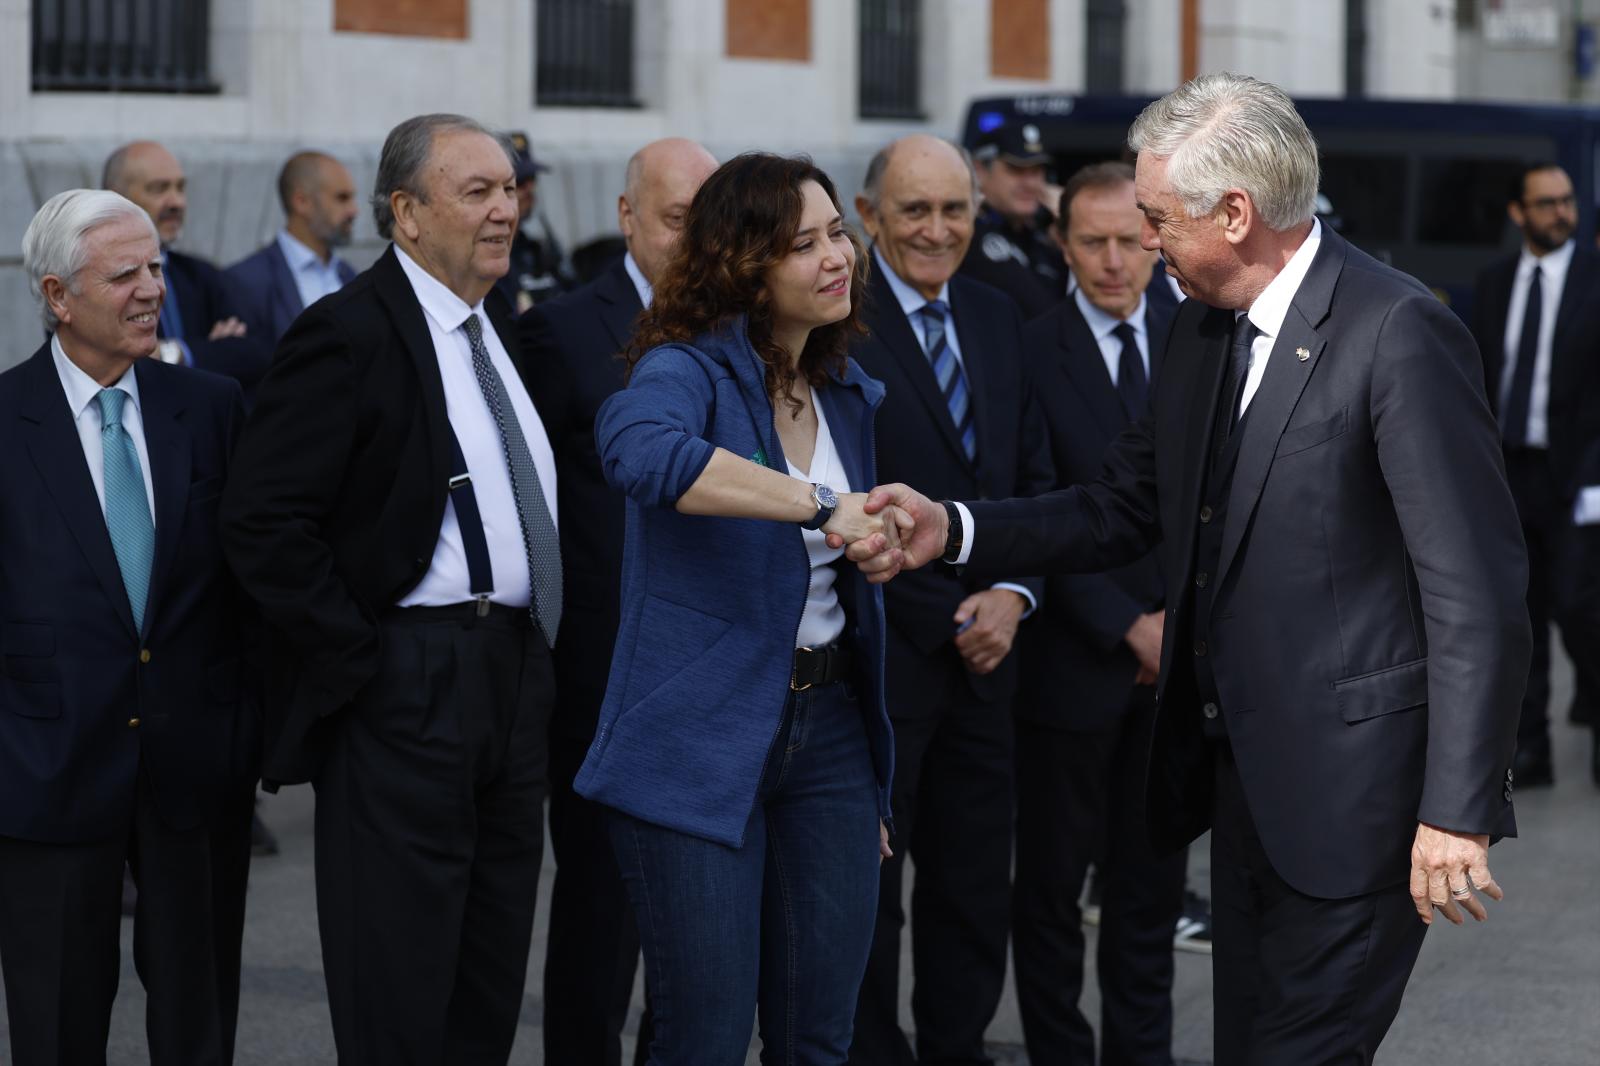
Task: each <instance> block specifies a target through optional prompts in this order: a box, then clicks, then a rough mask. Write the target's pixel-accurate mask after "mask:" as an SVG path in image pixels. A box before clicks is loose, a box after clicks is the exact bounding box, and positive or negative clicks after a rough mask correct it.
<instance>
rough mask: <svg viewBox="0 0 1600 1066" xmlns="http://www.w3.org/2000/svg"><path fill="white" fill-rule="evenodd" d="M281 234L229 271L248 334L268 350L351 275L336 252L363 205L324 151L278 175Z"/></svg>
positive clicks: (294, 161) (298, 159) (298, 158)
mask: <svg viewBox="0 0 1600 1066" xmlns="http://www.w3.org/2000/svg"><path fill="white" fill-rule="evenodd" d="M278 200H279V202H281V203H282V204H283V218H284V223H283V229H282V230H281V231H279V233H278V235H277V236H276V237H275V238H273V239H272V241H270V242H269V243H268V244H267V245H266V246H265V247H263V248H261V249H259V250H258V251H256V252H253V253H252V254H250V255H249V256H247V257H245V258H244V259H241V260H240V261H239V262H237V263H235V264H233V266H231V267H229V268H228V281H229V283H230V284H231V286H232V288H233V291H234V296H235V299H236V301H237V303H238V306H239V310H240V314H241V316H242V317H243V318H244V320H245V323H246V324H247V325H248V326H249V328H250V335H251V336H255V337H265V338H266V339H268V340H269V341H271V342H272V343H273V344H276V343H277V342H278V338H279V337H282V336H283V335H284V333H286V332H287V331H288V329H289V324H290V323H291V322H293V321H294V320H295V319H296V318H298V317H299V316H300V312H301V311H304V310H305V309H306V308H307V307H310V306H311V305H312V304H314V303H316V302H317V301H318V300H320V299H322V298H323V297H324V296H326V295H328V294H329V293H332V292H338V291H339V290H340V289H342V288H344V287H345V285H347V284H349V282H350V281H351V279H353V278H354V277H355V276H356V271H355V268H354V267H352V266H351V265H350V264H349V263H346V262H345V261H344V260H343V259H340V258H339V255H338V253H337V251H336V249H339V248H343V247H344V246H345V245H347V244H349V243H350V233H351V231H352V230H353V229H354V227H355V223H356V215H357V214H358V213H359V212H360V210H361V203H360V201H359V200H358V199H357V198H356V185H355V182H354V181H352V180H351V178H350V171H348V170H346V169H345V166H344V164H343V163H341V162H339V161H338V160H337V159H335V158H333V156H331V155H326V154H324V153H322V152H296V153H295V154H294V155H292V156H290V157H289V161H288V162H286V163H284V164H283V169H282V170H281V171H279V172H278Z"/></svg>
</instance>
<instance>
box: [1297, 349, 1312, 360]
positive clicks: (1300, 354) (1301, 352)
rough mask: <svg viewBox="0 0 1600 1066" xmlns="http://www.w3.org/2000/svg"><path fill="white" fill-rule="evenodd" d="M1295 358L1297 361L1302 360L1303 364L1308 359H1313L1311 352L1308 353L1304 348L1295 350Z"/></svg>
mask: <svg viewBox="0 0 1600 1066" xmlns="http://www.w3.org/2000/svg"><path fill="white" fill-rule="evenodd" d="M1294 357H1295V358H1296V359H1298V360H1300V361H1301V362H1302V363H1303V362H1305V361H1306V360H1307V359H1310V358H1311V353H1310V352H1308V351H1307V350H1306V349H1304V348H1296V349H1295V350H1294Z"/></svg>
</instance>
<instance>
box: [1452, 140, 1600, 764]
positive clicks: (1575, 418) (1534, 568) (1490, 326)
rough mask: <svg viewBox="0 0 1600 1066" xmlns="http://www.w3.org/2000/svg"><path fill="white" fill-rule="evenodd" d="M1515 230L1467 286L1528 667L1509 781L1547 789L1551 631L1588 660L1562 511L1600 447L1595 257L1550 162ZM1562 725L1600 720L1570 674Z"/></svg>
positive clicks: (1539, 167)
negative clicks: (1515, 560)
mask: <svg viewBox="0 0 1600 1066" xmlns="http://www.w3.org/2000/svg"><path fill="white" fill-rule="evenodd" d="M1506 211H1507V213H1508V214H1509V215H1510V216H1511V221H1512V222H1513V223H1514V224H1515V225H1516V227H1517V228H1518V229H1519V230H1521V232H1522V248H1521V249H1520V250H1519V251H1518V252H1517V254H1515V255H1512V256H1508V257H1506V258H1505V259H1503V260H1501V261H1500V262H1498V263H1495V264H1494V265H1493V266H1491V267H1490V268H1489V269H1488V270H1486V271H1485V272H1484V273H1483V275H1482V276H1481V277H1480V278H1479V279H1478V287H1477V292H1476V295H1475V297H1474V319H1473V330H1474V333H1475V334H1476V336H1477V340H1478V348H1479V350H1480V351H1481V352H1482V353H1483V363H1484V371H1485V377H1486V385H1487V389H1488V395H1489V403H1490V406H1491V407H1492V408H1493V409H1494V410H1495V411H1496V412H1497V413H1498V415H1499V421H1500V439H1501V442H1502V444H1503V445H1504V447H1505V456H1506V476H1507V478H1508V479H1509V480H1510V482H1511V495H1512V497H1513V498H1514V499H1515V500H1516V501H1517V512H1518V514H1519V515H1520V516H1521V519H1522V535H1523V537H1524V538H1525V539H1526V540H1527V543H1528V617H1529V620H1530V621H1531V623H1532V625H1533V665H1532V667H1531V670H1530V673H1529V676H1528V690H1527V694H1526V695H1525V696H1524V697H1523V700H1522V722H1521V725H1520V726H1519V728H1518V730H1517V761H1516V765H1515V767H1514V769H1515V771H1516V778H1517V783H1518V784H1520V785H1523V786H1524V787H1526V786H1529V785H1549V784H1551V783H1553V781H1554V776H1553V774H1552V772H1551V766H1550V720H1549V712H1548V706H1549V703H1550V622H1551V620H1552V619H1554V620H1555V621H1556V622H1557V624H1559V625H1560V626H1561V632H1562V636H1563V637H1564V638H1565V639H1566V643H1567V651H1568V653H1569V654H1570V655H1571V657H1572V658H1573V659H1574V661H1577V660H1581V659H1585V658H1588V657H1589V656H1592V655H1593V654H1594V648H1593V646H1592V645H1590V646H1586V645H1585V643H1584V642H1583V641H1581V640H1575V639H1574V634H1573V633H1572V632H1571V631H1570V630H1569V626H1568V623H1567V617H1568V615H1569V614H1571V613H1572V612H1574V611H1581V610H1582V608H1583V606H1584V605H1583V604H1582V603H1581V602H1577V601H1575V599H1574V598H1573V595H1572V593H1573V591H1574V588H1575V586H1574V582H1573V576H1574V574H1573V570H1574V567H1575V566H1576V565H1577V563H1576V560H1575V559H1573V558H1572V552H1573V550H1574V548H1575V545H1574V534H1573V530H1572V509H1573V504H1574V499H1575V493H1576V491H1577V488H1578V483H1577V467H1578V465H1579V461H1580V458H1581V457H1582V456H1583V454H1584V453H1585V451H1586V449H1588V448H1589V447H1590V446H1591V445H1592V444H1593V443H1594V442H1595V441H1597V440H1600V254H1596V252H1595V251H1594V250H1593V249H1591V248H1582V247H1579V246H1578V243H1577V241H1575V240H1574V239H1573V233H1574V231H1575V230H1576V229H1577V226H1578V204H1577V198H1576V196H1575V195H1574V193H1573V191H1572V180H1571V179H1570V178H1569V177H1568V176H1567V173H1566V171H1564V170H1562V169H1561V168H1560V167H1558V166H1556V165H1555V164H1554V163H1536V164H1533V165H1531V166H1528V167H1526V168H1524V169H1523V171H1522V173H1521V174H1520V175H1518V178H1517V180H1516V182H1515V184H1514V185H1513V187H1512V189H1511V197H1510V202H1509V203H1508V204H1507V206H1506ZM1576 680H1577V684H1576V687H1575V689H1574V692H1573V697H1572V717H1573V718H1574V720H1577V721H1588V722H1595V721H1597V720H1600V691H1597V690H1596V688H1595V679H1594V678H1593V677H1591V676H1589V674H1588V673H1587V672H1586V671H1580V672H1579V674H1578V676H1577V679H1576Z"/></svg>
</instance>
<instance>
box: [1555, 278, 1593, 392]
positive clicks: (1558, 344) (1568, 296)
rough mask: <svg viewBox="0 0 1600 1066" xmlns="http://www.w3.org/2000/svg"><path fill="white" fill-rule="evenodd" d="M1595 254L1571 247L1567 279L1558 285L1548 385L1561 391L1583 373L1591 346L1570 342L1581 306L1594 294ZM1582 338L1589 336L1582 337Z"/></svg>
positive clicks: (1581, 309)
mask: <svg viewBox="0 0 1600 1066" xmlns="http://www.w3.org/2000/svg"><path fill="white" fill-rule="evenodd" d="M1597 273H1600V271H1597V270H1596V267H1595V256H1594V255H1593V254H1592V253H1588V252H1585V251H1584V250H1583V249H1582V248H1574V249H1573V251H1572V262H1571V263H1569V264H1568V265H1567V278H1566V281H1565V283H1563V285H1562V286H1561V301H1560V303H1559V304H1558V305H1557V307H1556V328H1555V331H1554V333H1553V334H1552V335H1551V337H1550V387H1551V390H1552V392H1555V393H1561V392H1562V390H1564V389H1570V388H1571V387H1572V383H1573V381H1574V379H1575V378H1576V377H1578V376H1580V375H1581V374H1582V372H1583V369H1584V368H1583V365H1582V364H1583V361H1584V360H1585V359H1587V358H1589V352H1590V350H1591V349H1590V348H1589V347H1588V346H1586V345H1583V344H1578V345H1574V344H1571V343H1569V342H1570V341H1572V340H1573V337H1572V335H1571V334H1572V330H1573V328H1574V327H1575V326H1576V325H1578V321H1579V320H1580V319H1581V318H1582V317H1583V315H1582V311H1583V305H1584V301H1585V299H1587V298H1590V297H1592V295H1593V293H1594V288H1595V283H1596V274H1597ZM1584 339H1585V340H1587V339H1589V338H1584Z"/></svg>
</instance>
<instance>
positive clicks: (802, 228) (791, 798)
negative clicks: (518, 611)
mask: <svg viewBox="0 0 1600 1066" xmlns="http://www.w3.org/2000/svg"><path fill="white" fill-rule="evenodd" d="M865 264H866V259H865V257H864V256H863V255H862V253H861V249H860V247H859V245H858V243H857V241H856V239H855V237H854V236H853V235H852V234H851V233H850V232H849V231H848V230H846V229H845V226H844V222H843V219H842V217H841V212H840V209H839V200H838V196H837V194H836V193H835V191H834V187H833V183H832V182H830V181H829V180H828V177H827V175H825V174H824V173H822V171H820V170H818V169H817V168H816V167H815V166H813V165H812V164H811V162H810V161H809V160H807V159H786V158H782V157H779V156H773V155H764V154H750V155H743V156H740V157H738V158H737V159H734V160H732V161H730V162H728V163H726V164H724V165H723V166H722V167H721V168H720V169H719V170H717V171H716V173H714V174H712V175H711V177H710V178H708V179H707V180H706V183H705V185H704V186H702V187H701V189H700V192H699V193H698V195H696V197H695V199H694V202H693V204H692V206H691V207H690V209H689V213H688V216H687V218H686V220H685V223H684V230H683V233H682V235H681V236H680V238H679V241H678V245H677V249H676V252H675V255H674V258H673V261H672V262H671V263H670V264H669V265H668V266H667V268H666V269H665V271H664V273H663V276H662V277H661V279H660V280H659V282H658V283H657V285H656V287H655V292H654V296H653V299H652V302H651V306H650V308H649V310H648V311H646V312H645V314H644V317H643V318H642V319H641V321H640V324H639V329H638V333H637V335H636V338H635V341H634V346H633V348H632V349H630V351H629V353H628V358H629V360H630V363H631V370H630V379H629V382H628V387H627V388H626V389H624V390H623V391H621V392H619V393H617V394H616V395H615V396H613V397H612V398H611V399H610V400H609V401H607V403H606V404H605V406H604V407H603V408H602V409H601V411H600V415H599V418H598V420H597V422H596V426H595V436H596V440H597V443H598V446H599V449H600V453H601V457H602V462H603V465H604V468H605V471H606V476H607V478H608V479H609V480H610V482H611V483H612V484H613V485H615V486H617V487H618V488H619V489H621V490H622V491H624V492H625V493H627V495H628V504H627V540H626V548H625V550H624V553H623V569H622V624H621V628H620V629H619V631H618V634H617V641H616V651H615V654H614V657H613V659H612V665H611V676H610V679H609V682H608V685H607V689H606V698H605V703H604V705H603V707H602V708H601V711H600V724H599V729H598V731H597V732H596V734H595V739H594V744H593V746H592V747H591V748H590V749H589V755H588V758H587V759H586V760H585V762H584V765H583V768H582V770H581V771H580V772H579V774H578V778H577V782H576V787H577V790H578V792H580V793H581V794H582V795H584V796H586V797H588V798H589V799H592V800H595V801H598V802H600V803H603V804H606V805H607V806H608V807H610V808H611V816H610V829H611V835H612V843H613V845H614V847H615V850H616V854H617V861H618V863H619V865H620V868H621V870H622V875H623V879H624V880H625V881H626V883H627V886H628V891H629V894H630V897H631V899H632V901H633V906H634V910H635V913H636V914H637V917H638V923H639V936H640V942H641V944H642V946H643V949H644V957H645V968H646V980H647V982H648V984H649V988H650V995H651V1004H652V1011H653V1014H654V1025H655V1032H654V1038H653V1042H652V1043H651V1046H650V1060H649V1061H650V1063H651V1064H652V1066H680V1064H683V1066H690V1064H692V1066H721V1064H724V1063H726V1064H728V1066H734V1064H738V1063H743V1062H744V1058H745V1052H746V1049H747V1048H748V1046H749V1043H750V1033H751V1020H752V1014H753V1013H754V1012H755V1009H756V1008H757V1007H759V1015H760V1025H761V1038H762V1044H763V1047H764V1052H763V1056H762V1061H764V1062H783V1063H804V1064H821V1063H842V1062H844V1061H845V1057H846V1053H847V1051H848V1049H849V1045H850V1035H851V1028H852V1023H853V1017H854V1013H855V1003H856V991H857V989H858V987H859V986H860V983H861V977H862V974H863V972H864V971H865V968H866V961H867V952H868V948H869V945H870V942H871V939H872V927H873V918H874V913H875V911H876V908H877V898H878V863H879V860H880V854H882V853H886V849H887V844H886V839H887V838H886V836H885V835H884V834H883V823H884V820H885V819H887V818H888V815H889V810H888V797H889V784H890V775H891V773H892V763H893V751H894V746H893V743H892V740H891V736H890V730H889V718H888V715H887V713H886V712H885V707H884V694H883V654H884V652H883V649H884V620H883V597H882V592H881V590H880V589H879V588H878V587H877V586H872V585H868V584H867V583H866V581H865V580H864V579H863V578H862V577H861V575H860V573H859V571H857V570H856V569H855V567H854V566H851V565H850V564H849V563H847V562H845V561H843V560H842V559H841V558H840V554H841V552H840V550H839V549H838V548H830V547H829V546H828V543H827V541H828V540H829V539H830V538H829V536H828V534H837V535H838V538H840V539H842V540H845V541H854V540H857V539H861V538H865V537H875V538H879V540H880V542H881V543H885V544H886V543H889V542H890V541H892V540H893V539H894V537H895V535H896V531H895V529H894V528H893V527H894V522H895V516H894V515H893V513H890V514H887V515H867V514H865V513H864V512H863V510H862V506H861V505H862V503H863V502H864V500H865V492H866V490H868V489H871V488H872V486H873V484H874V483H875V479H876V474H877V472H876V470H875V469H874V446H873V428H872V420H873V413H874V412H875V411H876V409H877V407H878V404H879V403H880V402H881V400H882V398H883V386H882V385H880V384H879V383H878V382H876V381H874V380H873V379H871V378H869V377H867V376H866V375H865V374H863V373H862V371H861V368H860V367H858V366H857V365H856V364H855V363H854V362H853V361H851V360H850V359H849V358H848V357H847V356H846V355H845V348H846V345H847V343H848V341H849V339H850V338H851V336H852V335H854V334H856V333H858V332H860V330H861V327H860V325H859V324H858V315H859V311H860V300H861V296H862V292H863V289H864V279H865ZM885 522H888V523H889V528H888V529H885ZM836 543H837V541H836Z"/></svg>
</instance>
